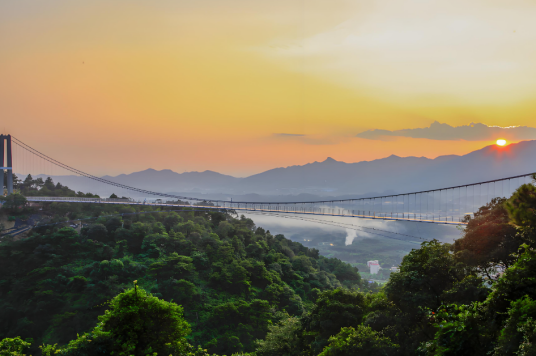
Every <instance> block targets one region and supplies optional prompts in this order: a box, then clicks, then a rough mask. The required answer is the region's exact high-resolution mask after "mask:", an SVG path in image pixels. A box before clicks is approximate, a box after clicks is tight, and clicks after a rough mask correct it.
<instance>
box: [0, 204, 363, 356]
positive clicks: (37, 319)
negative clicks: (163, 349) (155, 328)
mask: <svg viewBox="0 0 536 356" xmlns="http://www.w3.org/2000/svg"><path fill="white" fill-rule="evenodd" d="M10 206H11V205H10ZM11 209H12V211H10V214H22V213H25V214H28V213H29V212H28V210H31V209H30V208H19V207H13V206H11ZM150 209H151V210H154V207H151V208H150ZM143 210H148V208H145V209H144V208H143V207H130V206H109V205H108V206H104V205H91V204H87V205H80V204H78V205H77V204H68V203H53V204H46V205H45V206H44V207H43V210H42V211H41V213H44V214H45V215H48V216H49V218H50V221H51V222H52V223H55V224H54V225H50V226H44V227H40V228H36V229H34V232H33V234H32V235H31V236H30V237H29V238H27V239H23V240H20V241H8V240H9V238H5V239H4V240H5V241H4V242H3V243H2V244H0V270H1V271H2V274H1V276H0V338H2V337H12V336H21V337H23V338H33V339H34V345H35V347H37V345H39V344H42V343H49V344H54V343H58V344H66V343H68V342H69V341H70V340H72V339H75V338H76V335H77V334H82V333H83V332H85V331H88V330H90V329H91V328H92V327H93V326H94V325H95V324H96V322H97V316H98V315H100V314H102V313H103V311H104V310H106V309H107V304H105V302H106V301H108V300H110V299H111V298H113V297H114V296H116V295H117V294H118V293H120V292H122V291H123V290H124V289H126V288H129V287H132V282H133V281H134V280H137V281H138V282H137V283H138V286H139V287H140V288H142V289H144V290H146V291H148V292H150V293H152V294H153V295H154V296H156V297H158V298H162V299H164V300H167V301H171V300H172V301H173V302H174V303H178V304H180V305H182V306H183V307H184V315H185V318H186V320H187V321H188V322H189V323H190V325H191V328H192V333H191V334H190V335H189V340H190V342H191V343H192V344H195V345H198V344H199V345H203V347H205V348H207V349H208V350H209V351H210V352H215V353H227V354H229V353H231V352H236V351H253V349H254V347H255V346H254V342H255V340H256V339H262V338H264V336H265V335H266V332H267V331H268V327H269V326H270V325H272V324H273V323H276V322H278V321H279V320H281V319H283V318H286V317H288V315H291V316H297V317H301V316H302V315H303V314H304V312H305V311H306V310H308V309H310V308H311V306H312V304H313V302H314V301H315V300H316V298H317V297H318V295H319V294H320V293H321V292H322V291H326V290H332V289H334V288H338V287H342V286H344V287H346V288H360V287H361V281H360V277H359V274H358V273H357V269H356V268H354V267H351V266H350V265H348V264H346V263H342V262H341V261H340V260H337V259H327V258H324V257H322V256H319V255H318V251H317V250H315V249H309V248H306V247H304V246H302V245H301V244H299V243H296V242H292V241H290V240H288V239H286V238H285V237H284V236H282V235H276V236H273V235H272V234H270V232H269V231H265V230H263V229H262V228H261V227H256V226H255V224H254V222H253V221H252V220H250V219H246V218H244V217H243V216H242V217H240V218H238V217H233V216H231V215H229V214H225V213H221V212H208V211H206V210H204V211H196V210H195V209H194V208H192V209H190V210H191V211H182V212H174V211H159V212H152V213H143V214H139V213H140V212H142V211H143ZM136 213H138V214H136ZM113 214H119V215H116V216H107V217H105V216H104V215H113ZM87 217H96V219H95V220H93V223H92V224H89V225H87V226H84V227H83V228H82V229H81V230H80V229H74V228H72V227H70V226H68V224H66V223H65V224H62V223H59V224H58V223H56V222H58V221H63V220H68V219H70V220H74V219H80V218H87ZM78 230H80V231H78ZM103 303H104V304H103ZM35 347H34V348H35Z"/></svg>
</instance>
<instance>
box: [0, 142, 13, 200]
mask: <svg viewBox="0 0 536 356" xmlns="http://www.w3.org/2000/svg"><path fill="white" fill-rule="evenodd" d="M0 142H1V143H2V144H1V145H0V170H1V171H2V172H0V173H1V174H0V189H2V195H4V184H6V188H7V194H13V158H12V153H11V135H0ZM4 156H5V157H4ZM4 158H6V163H7V164H6V165H5V166H4ZM4 170H7V182H4Z"/></svg>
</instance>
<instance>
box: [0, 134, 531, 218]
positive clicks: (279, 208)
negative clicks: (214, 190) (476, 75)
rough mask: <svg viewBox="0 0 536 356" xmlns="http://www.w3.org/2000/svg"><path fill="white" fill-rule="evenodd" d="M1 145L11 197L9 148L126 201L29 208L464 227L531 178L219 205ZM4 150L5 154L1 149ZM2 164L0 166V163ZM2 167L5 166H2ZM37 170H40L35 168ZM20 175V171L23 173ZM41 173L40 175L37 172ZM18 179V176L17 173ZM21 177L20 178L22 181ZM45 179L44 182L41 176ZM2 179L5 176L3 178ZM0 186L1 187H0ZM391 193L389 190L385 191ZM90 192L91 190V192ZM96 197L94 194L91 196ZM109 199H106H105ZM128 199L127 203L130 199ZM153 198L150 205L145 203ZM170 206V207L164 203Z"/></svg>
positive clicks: (26, 163)
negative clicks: (190, 211)
mask: <svg viewBox="0 0 536 356" xmlns="http://www.w3.org/2000/svg"><path fill="white" fill-rule="evenodd" d="M0 137H1V138H2V142H4V141H7V149H8V155H7V157H8V160H7V167H4V168H3V169H8V173H7V180H8V182H7V183H8V184H7V190H8V192H13V177H12V174H13V173H12V170H13V169H12V159H11V143H13V148H14V150H13V153H14V156H15V158H16V160H15V162H16V163H17V167H21V166H22V167H23V168H26V170H25V171H24V174H28V173H32V174H34V175H35V174H39V173H41V174H42V173H44V172H43V170H45V171H46V170H47V169H48V170H49V171H50V168H51V167H52V168H54V169H59V170H61V174H54V175H65V173H67V172H68V173H69V174H70V175H72V174H74V175H76V176H80V177H85V178H87V179H88V181H90V182H93V183H92V184H94V186H95V188H94V189H95V190H102V189H99V187H100V188H102V187H103V186H106V187H109V188H111V190H110V191H111V192H113V193H118V190H119V191H123V192H124V193H125V196H126V198H124V199H110V198H90V197H84V196H77V197H69V198H67V197H49V196H43V195H41V194H35V195H36V196H27V199H28V200H29V201H31V202H59V201H64V202H71V203H97V204H129V205H137V204H145V205H155V206H168V207H176V208H185V207H195V208H196V209H215V208H216V209H219V210H228V211H234V212H244V213H248V212H250V213H253V212H257V213H262V214H277V215H279V214H286V215H287V216H290V215H301V216H305V215H309V216H329V217H333V218H335V217H345V218H359V219H367V220H392V221H410V222H425V223H433V224H449V225H460V224H462V225H463V224H466V219H465V217H466V216H474V213H475V212H477V211H478V209H479V208H480V207H482V206H484V205H486V204H489V203H490V202H492V201H493V199H496V198H501V197H508V196H510V195H511V194H512V193H513V192H514V191H515V190H516V189H517V188H518V187H519V186H521V185H523V184H527V183H530V182H531V181H532V175H533V174H534V173H527V174H522V175H517V176H511V177H506V178H500V179H494V180H488V181H481V182H476V183H468V184H462V185H456V186H451V187H441V188H437V189H431V190H423V191H416V192H409V193H400V194H392V195H384V196H371V197H362V198H352V199H336V200H317V201H294V202H288V201H287V202H251V201H233V200H218V199H207V198H197V197H188V196H180V195H176V194H168V193H162V192H155V191H150V190H147V189H141V188H136V187H132V186H128V185H125V184H121V183H118V182H114V181H111V180H109V179H105V178H102V177H97V176H94V175H91V174H89V173H86V172H84V171H81V170H79V169H76V168H73V167H71V166H68V165H66V164H64V163H61V162H59V161H57V160H55V159H53V158H51V157H49V156H47V155H45V154H44V153H42V152H40V151H38V150H36V149H34V148H33V147H30V146H29V145H27V144H25V143H24V142H22V141H20V140H18V139H17V138H16V137H13V136H9V135H2V136H0ZM2 150H3V148H2ZM2 162H3V161H2ZM2 164H3V163H2ZM38 167H39V168H38ZM23 170H24V169H23ZM38 170H41V172H38ZM16 173H19V174H21V173H22V172H21V170H20V169H18V168H17V171H16ZM24 174H23V175H24ZM43 177H46V175H44V176H43ZM2 179H3V176H2ZM2 183H3V182H2ZM385 188H386V189H387V188H390V187H385ZM92 189H93V188H92ZM93 193H95V191H94V192H93ZM107 194H110V193H107ZM128 196H130V197H128ZM149 197H154V199H152V200H151V199H148V198H149ZM165 200H170V201H167V202H166V201H165Z"/></svg>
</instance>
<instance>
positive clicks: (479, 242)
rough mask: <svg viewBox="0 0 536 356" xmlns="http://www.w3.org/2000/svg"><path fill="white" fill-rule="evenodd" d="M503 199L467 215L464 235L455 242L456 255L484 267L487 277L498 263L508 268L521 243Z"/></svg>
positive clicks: (467, 262)
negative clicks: (471, 216) (471, 215)
mask: <svg viewBox="0 0 536 356" xmlns="http://www.w3.org/2000/svg"><path fill="white" fill-rule="evenodd" d="M505 202H506V199H501V198H494V199H492V201H491V202H490V203H489V204H487V205H485V206H483V207H481V208H480V209H479V210H478V212H476V213H475V216H474V218H473V219H471V218H469V216H467V218H466V221H467V227H466V228H465V233H464V236H463V237H462V238H461V239H458V240H456V242H455V243H454V251H455V252H456V253H457V254H458V259H459V260H461V261H463V262H464V263H465V264H467V265H471V266H475V267H478V268H480V269H481V270H483V271H484V272H485V273H486V275H487V277H488V278H490V277H491V276H490V274H492V271H493V269H494V268H495V267H496V266H498V265H500V266H502V267H504V268H508V267H509V266H511V265H512V263H513V262H515V258H514V256H513V255H512V254H513V253H515V252H516V251H517V249H518V248H519V246H520V245H521V244H522V243H523V241H521V239H519V236H518V235H517V230H516V228H515V226H513V225H512V224H510V218H509V215H508V212H507V209H506V208H505Z"/></svg>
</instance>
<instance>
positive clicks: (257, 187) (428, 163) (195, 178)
mask: <svg viewBox="0 0 536 356" xmlns="http://www.w3.org/2000/svg"><path fill="white" fill-rule="evenodd" d="M531 172H536V140H532V141H522V142H519V143H515V144H510V145H508V146H505V147H500V146H496V145H491V146H487V147H484V148H482V149H480V150H477V151H474V152H471V153H469V154H466V155H462V156H457V155H448V156H440V157H437V158H435V159H430V158H426V157H398V156H395V155H391V156H389V157H386V158H382V159H376V160H373V161H361V162H356V163H345V162H341V161H336V160H335V159H333V158H330V157H328V158H327V159H326V160H324V161H322V162H313V163H308V164H305V165H301V166H298V165H297V166H290V167H282V168H274V169H271V170H268V171H265V172H262V173H259V174H255V175H252V176H249V177H246V178H237V177H233V176H230V175H224V174H220V173H217V172H213V171H204V172H186V173H176V172H173V171H171V170H169V169H165V170H161V171H157V170H154V169H147V170H144V171H140V172H134V173H131V174H121V175H118V176H113V177H112V176H104V177H102V178H104V179H107V180H110V181H113V182H117V183H122V184H125V185H129V186H133V187H137V188H142V189H147V190H153V191H158V192H166V193H175V194H180V195H188V196H196V197H204V198H212V199H216V198H232V197H235V198H234V199H235V200H237V199H240V198H241V200H250V201H251V200H257V201H258V200H259V199H264V200H277V198H276V196H277V197H279V198H282V197H286V198H284V199H282V200H287V198H288V197H289V196H291V197H292V199H293V200H294V199H296V196H297V195H299V196H300V197H301V198H302V199H303V200H314V199H317V198H318V197H335V196H337V197H339V196H344V197H350V196H352V197H357V196H366V195H374V194H386V193H388V194H391V193H395V192H396V193H403V192H412V191H420V190H428V189H434V188H442V187H448V186H455V185H462V184H468V183H475V182H480V181H487V180H492V179H497V178H503V177H509V176H515V175H520V174H526V173H531ZM53 179H54V181H59V182H61V183H62V184H65V185H68V186H69V187H70V188H71V189H75V190H77V191H78V190H81V191H92V190H93V191H95V189H99V188H95V184H94V183H91V182H89V180H88V179H86V178H83V177H77V176H56V177H53ZM108 190H109V189H107V190H106V191H108ZM97 193H98V191H97Z"/></svg>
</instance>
